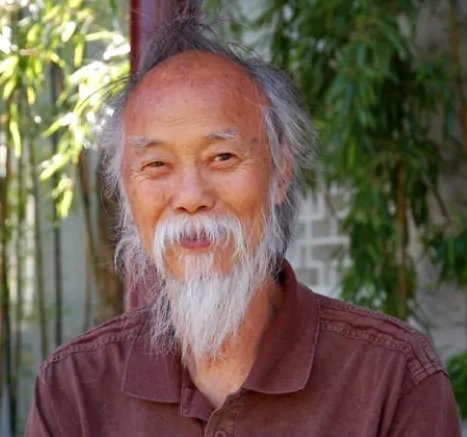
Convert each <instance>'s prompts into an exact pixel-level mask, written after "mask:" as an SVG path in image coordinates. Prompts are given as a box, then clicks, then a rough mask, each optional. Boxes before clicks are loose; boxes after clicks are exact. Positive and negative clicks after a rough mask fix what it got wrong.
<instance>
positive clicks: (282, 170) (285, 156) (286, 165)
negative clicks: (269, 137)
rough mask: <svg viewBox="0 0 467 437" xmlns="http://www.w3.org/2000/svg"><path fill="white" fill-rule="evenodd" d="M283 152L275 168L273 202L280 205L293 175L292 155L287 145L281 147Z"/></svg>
mask: <svg viewBox="0 0 467 437" xmlns="http://www.w3.org/2000/svg"><path fill="white" fill-rule="evenodd" d="M283 151H284V152H283V153H282V156H281V162H280V164H279V165H278V166H277V167H278V168H276V174H275V175H274V178H275V179H276V182H275V184H276V187H275V190H274V204H275V205H280V204H281V203H283V202H284V201H285V199H286V197H287V193H288V191H289V188H290V184H291V183H292V177H293V164H292V156H291V154H290V148H289V147H288V146H284V147H283Z"/></svg>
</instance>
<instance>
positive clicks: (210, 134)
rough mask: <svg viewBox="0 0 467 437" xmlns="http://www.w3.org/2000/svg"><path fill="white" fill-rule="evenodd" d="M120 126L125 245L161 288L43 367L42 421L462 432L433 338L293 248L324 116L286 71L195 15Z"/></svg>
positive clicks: (202, 431) (60, 430) (190, 431)
mask: <svg viewBox="0 0 467 437" xmlns="http://www.w3.org/2000/svg"><path fill="white" fill-rule="evenodd" d="M106 130H107V134H108V135H107V139H106V145H105V151H106V156H107V161H106V162H107V176H108V179H109V183H110V184H113V185H115V186H116V187H117V188H118V190H119V192H120V194H121V223H122V235H121V240H120V244H119V247H118V249H119V250H118V252H119V255H120V256H121V258H122V259H124V260H125V265H126V270H127V271H126V273H127V275H129V280H131V281H138V282H139V283H140V284H142V285H143V287H145V289H146V290H147V291H148V292H149V293H150V295H151V301H150V303H148V305H146V306H145V307H143V308H142V309H140V310H137V311H133V312H129V313H127V314H125V315H123V316H121V317H119V318H117V319H115V320H112V321H110V322H108V323H106V324H104V325H102V326H99V327H97V328H95V329H93V330H91V331H90V332H88V333H85V334H83V335H81V336H80V337H78V338H77V339H75V340H73V341H71V342H70V343H68V344H67V345H65V346H63V347H61V348H60V349H58V350H57V351H56V352H55V353H54V354H52V356H51V357H50V358H49V359H48V360H47V361H46V362H45V363H44V364H43V365H42V366H41V368H40V370H39V374H38V377H37V381H36V387H35V395H34V402H33V406H32V409H31V412H30V416H29V420H28V428H27V435H28V436H31V437H33V436H34V437H35V436H66V437H75V436H86V437H91V436H92V437H106V436H112V437H115V436H125V437H126V436H128V437H129V436H132V437H133V436H189V437H194V436H202V435H205V436H256V437H260V436H265V437H266V436H267V437H270V436H297V437H298V436H300V437H301V436H316V437H317V436H326V437H341V436H355V437H370V436H371V437H375V436H381V437H382V436H420V437H422V436H423V437H426V436H433V437H456V436H460V430H459V422H458V418H457V412H456V406H455V403H454V401H453V397H452V393H451V389H450V385H449V381H448V378H447V375H446V373H445V371H444V370H443V368H442V366H441V363H440V361H439V359H438V358H437V356H436V354H435V352H434V351H433V348H432V346H431V345H430V343H429V342H428V340H427V339H426V338H425V337H424V336H423V335H422V334H420V333H418V332H417V331H415V330H413V329H411V328H410V327H408V326H406V325H404V324H403V323H401V322H399V321H397V320H395V319H393V318H390V317H387V316H384V315H380V314H376V313H373V312H370V311H367V310H364V309H360V308H357V307H354V306H351V305H348V304H345V303H341V302H338V301H336V300H333V299H329V298H326V297H322V296H319V295H317V294H314V293H313V292H311V291H310V290H308V289H306V288H305V287H304V286H302V285H301V284H299V283H297V281H296V279H295V276H294V273H293V271H292V269H291V267H290V266H289V264H288V263H287V261H286V260H285V259H284V253H285V249H286V246H287V243H288V240H289V237H290V233H291V232H290V229H291V226H292V225H293V218H294V215H295V212H296V208H297V190H298V188H299V183H300V175H301V173H302V170H303V169H304V167H305V166H306V165H307V161H308V160H309V158H308V157H309V156H310V150H309V149H310V144H311V143H312V139H313V131H312V129H311V127H310V124H309V122H308V120H307V117H306V115H305V112H304V111H303V110H302V109H301V107H300V106H299V105H298V104H297V102H296V98H295V96H294V93H293V90H292V88H291V86H290V85H289V83H288V80H287V79H286V78H285V77H284V76H283V75H282V74H280V73H279V72H278V71H276V70H275V69H273V68H272V67H271V66H269V65H267V64H265V63H263V62H262V61H260V60H258V59H249V60H245V59H240V58H239V57H237V55H235V54H234V53H233V52H231V51H229V50H227V49H225V48H222V47H221V46H220V45H219V44H218V43H217V42H215V41H213V40H212V37H211V38H207V37H205V36H203V35H202V33H201V32H200V31H199V29H198V28H197V26H195V25H194V24H192V23H190V21H187V22H177V23H175V24H172V25H171V26H169V27H167V28H165V29H163V30H162V31H160V32H159V33H158V34H157V35H156V36H155V39H154V41H153V43H152V45H151V46H150V48H149V51H148V53H147V55H146V58H145V61H144V63H143V65H142V68H141V71H140V72H139V73H138V74H137V75H136V76H135V77H134V78H133V79H131V80H130V82H129V83H128V85H127V87H126V89H125V90H124V91H123V93H122V95H121V96H120V97H119V98H118V99H117V100H116V102H115V103H114V105H113V116H112V119H111V120H110V122H109V123H108V124H107V126H106ZM149 278H152V279H149Z"/></svg>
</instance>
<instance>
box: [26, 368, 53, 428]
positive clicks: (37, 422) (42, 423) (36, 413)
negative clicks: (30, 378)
mask: <svg viewBox="0 0 467 437" xmlns="http://www.w3.org/2000/svg"><path fill="white" fill-rule="evenodd" d="M60 436H62V433H61V431H60V427H59V425H58V422H57V416H56V414H54V410H53V405H52V401H51V398H50V394H49V388H48V387H47V385H46V384H45V383H44V382H43V381H42V380H41V379H40V377H39V376H38V377H37V378H36V382H35V386H34V396H33V399H32V404H31V409H30V410H29V415H28V420H27V424H26V433H25V437H60Z"/></svg>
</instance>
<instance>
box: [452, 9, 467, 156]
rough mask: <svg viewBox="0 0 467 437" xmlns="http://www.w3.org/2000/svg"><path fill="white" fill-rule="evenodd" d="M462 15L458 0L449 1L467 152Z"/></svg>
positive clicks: (461, 123)
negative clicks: (461, 36)
mask: <svg viewBox="0 0 467 437" xmlns="http://www.w3.org/2000/svg"><path fill="white" fill-rule="evenodd" d="M459 16H460V12H459V5H458V3H457V1H456V0H450V1H449V19H450V30H451V52H452V57H453V59H454V63H455V64H456V67H457V74H456V85H457V92H458V99H459V105H460V112H459V123H460V125H461V129H462V140H463V141H462V142H463V144H464V151H465V153H467V98H466V96H465V92H464V69H463V64H462V55H461V38H460V29H459V21H458V17H459Z"/></svg>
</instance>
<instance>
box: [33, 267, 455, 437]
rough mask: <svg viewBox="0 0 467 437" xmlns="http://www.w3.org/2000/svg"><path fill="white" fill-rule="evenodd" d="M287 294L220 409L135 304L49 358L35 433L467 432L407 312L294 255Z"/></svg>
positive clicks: (38, 392) (100, 436) (438, 435)
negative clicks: (393, 313) (358, 297)
mask: <svg viewBox="0 0 467 437" xmlns="http://www.w3.org/2000/svg"><path fill="white" fill-rule="evenodd" d="M281 281H282V282H283V285H284V303H283V306H282V307H281V309H280V310H279V312H278V314H277V316H276V317H275V319H274V320H273V322H272V324H271V326H270V327H269V329H268V330H267V331H266V333H265V335H264V338H263V339H262V341H261V343H260V345H259V350H258V357H257V359H256V361H255V364H254V365H253V368H252V369H251V372H250V374H249V375H248V377H247V379H246V381H245V382H244V383H243V385H242V387H241V388H240V390H239V391H238V392H237V393H234V394H232V395H231V396H229V397H228V398H227V400H226V401H225V403H224V405H223V406H222V407H221V408H219V409H217V410H216V409H214V408H213V407H212V406H211V404H210V403H209V401H208V400H207V399H206V398H205V397H204V396H203V395H202V394H201V393H200V392H199V391H198V390H197V389H196V387H195V386H194V385H193V382H192V381H191V379H190V376H189V374H188V372H187V371H186V370H185V369H184V368H183V367H182V366H181V364H180V360H179V358H178V357H177V356H176V355H162V354H156V353H154V352H153V351H152V350H151V347H150V344H149V320H150V317H149V312H148V311H145V310H140V311H134V312H131V313H128V314H125V315H123V316H121V317H118V318H116V319H114V320H112V321H110V322H108V323H106V324H104V325H102V326H99V327H97V328H95V329H93V330H91V331H89V332H87V333H85V334H83V335H81V336H80V337H78V338H76V339H75V340H73V341H71V342H70V343H68V344H67V345H65V346H63V347H61V348H60V349H58V350H57V351H56V352H55V353H53V354H52V356H51V357H50V358H49V359H48V360H47V361H46V362H45V363H44V364H43V365H42V366H41V367H40V369H39V372H38V376H37V380H36V386H35V393H34V400H33V404H32V407H31V411H30V414H29V419H28V425H27V431H26V435H27V436H29V437H43V436H54V437H58V436H64V437H78V436H86V437H110V436H112V437H118V436H122V437H140V436H141V437H143V436H145V437H146V436H147V437H156V436H174V437H175V436H176V437H179V436H180V437H181V436H187V437H196V436H212V437H222V436H237V437H251V436H254V437H263V436H264V437H273V436H287V437H293V436H296V437H304V436H314V437H345V436H348V437H375V436H378V437H382V436H394V437H395V436H397V437H405V436H407V437H408V436H411V437H415V436H420V437H428V436H429V437H460V436H461V431H460V424H459V419H458V415H457V410H456V405H455V402H454V400H453V395H452V391H451V387H450V384H449V380H448V377H447V376H446V373H445V371H444V370H443V368H442V366H441V363H440V361H439V359H438V357H437V356H436V354H435V352H434V350H433V348H432V346H431V344H430V342H429V341H428V339H427V338H426V337H425V336H424V335H423V334H421V333H419V332H418V331H416V330H414V329H412V328H410V327H408V326H407V325H405V324H403V323H402V322H400V321H398V320H396V319H394V318H391V317H388V316H385V315H382V314H377V313H374V312H371V311H367V310H364V309H361V308H358V307H355V306H352V305H349V304H345V303H342V302H339V301H337V300H334V299H330V298H327V297H323V296H319V295H317V294H315V293H313V292H311V291H310V290H308V289H307V288H305V287H304V286H303V285H301V284H298V283H297V282H296V279H295V276H294V273H293V271H292V269H291V268H290V267H289V266H288V265H286V266H285V269H284V271H283V273H282V275H281Z"/></svg>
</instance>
